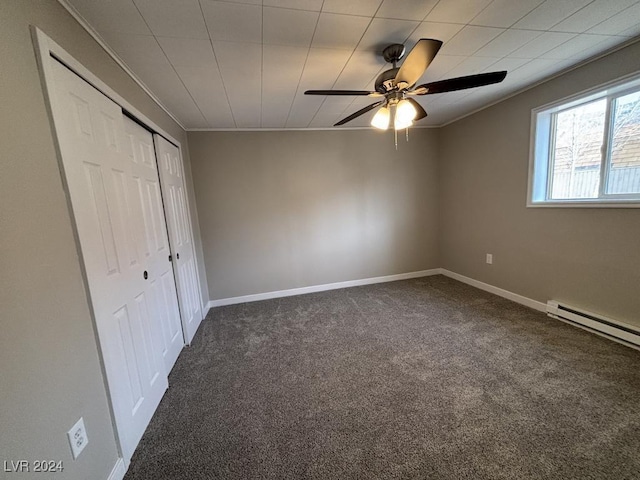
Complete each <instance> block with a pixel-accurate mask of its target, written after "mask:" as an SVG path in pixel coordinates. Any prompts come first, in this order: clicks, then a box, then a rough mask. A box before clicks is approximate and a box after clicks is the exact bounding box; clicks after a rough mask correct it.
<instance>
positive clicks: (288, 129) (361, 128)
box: [186, 125, 443, 132]
mask: <svg viewBox="0 0 640 480" xmlns="http://www.w3.org/2000/svg"><path fill="white" fill-rule="evenodd" d="M442 126H443V125H413V126H412V127H411V128H410V129H409V130H415V129H423V128H440V127H442ZM343 130H372V131H376V132H379V131H380V130H376V129H374V128H373V127H340V128H338V127H280V128H187V130H186V131H187V132H284V131H288V132H292V131H298V132H308V131H327V132H341V131H343ZM390 131H392V130H390Z"/></svg>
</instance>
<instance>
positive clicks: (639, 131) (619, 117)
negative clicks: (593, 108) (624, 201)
mask: <svg viewBox="0 0 640 480" xmlns="http://www.w3.org/2000/svg"><path fill="white" fill-rule="evenodd" d="M607 193H611V194H624V193H640V92H635V93H632V94H630V95H625V96H624V97H620V98H618V99H616V101H615V103H614V115H613V132H612V135H611V166H610V169H609V176H608V181H607Z"/></svg>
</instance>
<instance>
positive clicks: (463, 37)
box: [440, 25, 504, 55]
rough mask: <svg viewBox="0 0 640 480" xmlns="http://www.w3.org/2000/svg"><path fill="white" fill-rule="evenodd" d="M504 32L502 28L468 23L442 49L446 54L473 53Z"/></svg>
mask: <svg viewBox="0 0 640 480" xmlns="http://www.w3.org/2000/svg"><path fill="white" fill-rule="evenodd" d="M502 32H504V29H502V28H492V27H475V26H470V25H467V26H466V27H464V28H463V29H462V30H460V32H458V34H456V35H455V36H454V37H453V38H452V39H451V40H450V41H448V42H447V43H445V44H444V45H443V46H442V48H441V49H440V53H444V54H446V55H473V54H474V53H475V52H476V51H478V50H480V49H481V48H482V47H484V46H485V45H486V44H487V43H489V42H490V41H491V40H493V39H494V38H496V37H497V36H498V35H500V34H501V33H502Z"/></svg>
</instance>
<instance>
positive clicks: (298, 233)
mask: <svg viewBox="0 0 640 480" xmlns="http://www.w3.org/2000/svg"><path fill="white" fill-rule="evenodd" d="M188 138H189V148H190V150H191V159H192V169H193V176H194V181H195V192H196V199H197V206H198V214H199V217H200V226H201V229H202V239H203V244H204V246H205V249H204V250H205V263H206V269H207V278H208V280H209V290H210V298H211V299H220V298H228V297H234V296H240V295H247V294H255V293H263V292H270V291H274V290H282V289H290V288H296V287H304V286H309V285H319V284H324V283H331V282H339V281H345V280H354V279H360V278H367V277H375V276H380V275H391V274H396V273H406V272H412V271H417V270H423V269H430V268H435V267H438V266H439V262H438V246H437V228H438V227H437V225H438V205H437V198H438V192H437V185H438V182H437V175H438V171H437V158H436V153H437V132H436V131H435V130H427V129H414V130H412V131H411V136H410V140H409V142H408V143H405V141H404V138H400V139H399V147H398V151H395V149H394V143H393V135H392V134H391V132H386V133H380V132H374V131H370V130H352V131H339V130H336V131H305V132H295V131H289V132H283V131H280V132H231V133H227V132H189V134H188Z"/></svg>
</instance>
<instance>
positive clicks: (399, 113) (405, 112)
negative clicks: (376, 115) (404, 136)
mask: <svg viewBox="0 0 640 480" xmlns="http://www.w3.org/2000/svg"><path fill="white" fill-rule="evenodd" d="M417 115H418V111H417V110H416V107H414V106H413V104H412V103H411V102H410V101H409V100H406V99H402V100H400V102H398V106H397V107H396V119H395V123H396V125H397V124H398V123H400V124H401V125H405V124H409V125H410V124H411V123H413V119H414V118H416V116H417ZM402 128H404V127H402Z"/></svg>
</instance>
